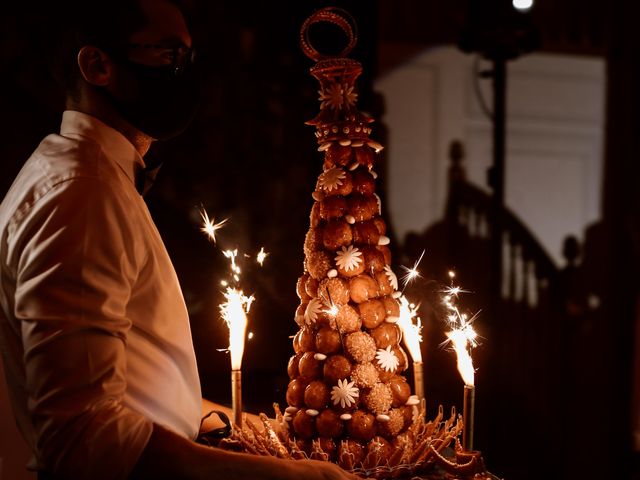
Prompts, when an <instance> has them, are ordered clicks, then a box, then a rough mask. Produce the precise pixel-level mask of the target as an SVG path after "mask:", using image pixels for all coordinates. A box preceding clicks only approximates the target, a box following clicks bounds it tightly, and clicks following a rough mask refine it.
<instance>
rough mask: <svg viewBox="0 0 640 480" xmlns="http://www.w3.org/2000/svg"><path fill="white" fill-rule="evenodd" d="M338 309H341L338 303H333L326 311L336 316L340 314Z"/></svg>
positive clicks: (331, 315)
mask: <svg viewBox="0 0 640 480" xmlns="http://www.w3.org/2000/svg"><path fill="white" fill-rule="evenodd" d="M338 310H339V308H338V307H337V306H336V305H333V304H332V305H331V306H330V307H329V308H327V309H326V310H325V313H326V314H327V315H329V316H330V317H333V318H335V317H336V315H338Z"/></svg>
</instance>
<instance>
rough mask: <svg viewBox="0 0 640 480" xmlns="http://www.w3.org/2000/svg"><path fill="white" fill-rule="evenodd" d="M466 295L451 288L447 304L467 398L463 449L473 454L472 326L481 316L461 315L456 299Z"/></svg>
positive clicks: (465, 400) (459, 368) (474, 341)
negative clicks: (469, 317) (469, 316)
mask: <svg viewBox="0 0 640 480" xmlns="http://www.w3.org/2000/svg"><path fill="white" fill-rule="evenodd" d="M449 277H450V278H451V280H452V281H453V278H454V277H455V273H454V272H452V271H451V272H449ZM463 292H465V291H464V290H462V289H461V288H460V287H455V286H453V284H452V285H451V287H449V288H447V289H445V291H444V293H445V296H444V298H443V302H444V304H445V305H446V307H447V309H448V310H449V315H448V318H447V319H448V321H449V323H450V325H451V327H452V330H451V331H450V332H447V334H446V335H447V338H448V341H449V342H451V345H452V348H453V350H454V351H455V352H456V357H457V367H458V372H460V376H461V377H462V381H463V382H464V396H463V404H462V410H463V413H462V422H463V424H464V429H463V431H462V448H463V449H464V450H465V451H467V452H470V451H472V450H473V424H474V417H475V398H476V390H475V370H474V368H473V360H472V358H471V353H470V351H471V349H472V348H474V347H475V346H476V345H477V340H476V339H477V334H476V332H475V330H474V329H473V326H472V325H471V324H472V322H473V321H474V320H475V318H476V317H477V314H476V315H474V316H473V317H472V318H471V319H468V318H467V315H465V314H462V313H460V310H459V309H458V307H457V305H456V303H455V300H456V299H457V297H458V295H459V294H460V293H463Z"/></svg>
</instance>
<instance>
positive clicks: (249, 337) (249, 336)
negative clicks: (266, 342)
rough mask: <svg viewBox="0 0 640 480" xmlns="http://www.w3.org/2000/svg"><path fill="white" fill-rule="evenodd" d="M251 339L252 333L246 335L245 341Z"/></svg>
mask: <svg viewBox="0 0 640 480" xmlns="http://www.w3.org/2000/svg"><path fill="white" fill-rule="evenodd" d="M252 338H253V332H249V333H248V334H247V339H248V340H251V339H252Z"/></svg>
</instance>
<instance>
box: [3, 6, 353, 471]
mask: <svg viewBox="0 0 640 480" xmlns="http://www.w3.org/2000/svg"><path fill="white" fill-rule="evenodd" d="M82 3H87V4H89V6H88V7H87V6H84V7H83V5H82ZM82 3H80V4H79V6H78V8H89V9H91V10H92V11H93V12H94V15H93V16H91V15H88V14H87V13H86V12H85V13H82V12H81V11H79V12H80V14H79V15H78V18H79V19H82V22H85V23H83V24H80V25H78V24H77V21H76V25H75V26H76V27H77V28H76V29H75V30H74V36H73V41H74V42H75V43H73V42H72V46H73V45H75V46H74V48H72V49H71V50H70V53H71V57H69V56H68V55H67V57H68V58H71V59H72V60H73V61H72V62H70V63H68V64H66V65H63V67H64V68H62V70H61V71H62V78H65V79H66V82H67V91H68V96H67V111H65V112H64V114H63V118H62V125H61V130H60V134H59V135H49V136H48V137H46V138H45V139H44V140H43V141H42V143H41V144H40V146H39V147H38V148H37V149H36V151H35V152H34V153H33V155H32V156H31V157H30V158H29V160H28V161H27V162H26V164H25V165H24V167H23V169H22V171H21V172H20V174H19V175H18V177H17V178H16V180H15V182H14V184H13V185H12V187H11V189H10V191H9V192H8V194H7V196H6V197H5V199H4V201H3V202H2V204H1V205H0V306H1V307H2V308H1V310H0V345H1V347H2V354H3V361H4V365H5V371H6V377H7V383H8V386H9V391H10V395H11V400H12V404H13V409H14V412H15V415H16V419H17V423H18V426H19V428H20V430H21V432H22V434H23V435H24V437H25V439H26V440H27V443H28V444H29V446H30V447H31V449H32V451H33V453H34V458H33V464H32V467H33V468H35V469H37V470H38V471H39V472H40V473H39V477H40V478H41V479H45V478H46V479H49V478H53V479H73V480H81V479H122V478H141V479H146V478H154V479H158V478H171V479H173V478H176V479H177V478H180V479H192V478H193V479H200V478H203V479H204V478H207V479H215V478H220V479H229V478H235V479H243V478H247V479H249V478H252V479H253V478H265V479H267V478H268V479H276V478H279V479H294V478H299V479H301V478H305V479H316V478H317V479H320V478H323V479H328V478H331V479H347V478H351V479H353V478H355V477H354V476H352V475H349V474H347V473H345V472H344V471H342V470H340V469H339V468H338V467H336V466H335V465H332V464H329V463H327V462H315V461H299V462H293V461H283V460H278V459H275V458H267V457H258V456H251V455H245V454H238V453H232V452H226V451H222V450H219V449H215V448H209V447H204V446H202V445H198V444H196V443H195V442H193V439H194V438H195V437H196V436H197V434H198V430H199V426H200V419H201V416H202V411H203V400H202V398H201V392H200V384H199V378H198V373H197V368H196V363H195V356H194V353H193V347H192V343H191V334H190V330H189V324H188V317H187V312H186V308H185V305H184V300H183V298H182V294H181V291H180V287H179V285H178V280H177V277H176V275H175V272H174V270H173V267H172V265H171V262H170V259H169V257H168V255H167V252H166V250H165V248H164V245H163V243H162V240H161V239H160V236H159V234H158V232H157V230H156V229H155V226H154V224H153V221H152V220H151V218H150V216H149V212H148V210H147V208H146V205H145V204H144V202H143V200H142V198H141V196H140V194H139V191H138V190H137V189H136V185H138V187H142V186H143V184H144V181H143V180H144V175H143V174H144V168H145V164H144V160H143V156H144V154H145V153H146V152H147V150H148V149H149V147H150V145H151V143H152V142H153V141H154V140H156V139H163V138H169V137H170V136H172V135H175V134H177V133H179V132H180V131H181V130H183V129H184V128H185V127H186V125H187V124H188V121H189V119H190V117H191V115H192V113H193V108H194V106H195V104H196V101H197V95H195V94H194V92H195V91H196V89H195V88H194V85H195V84H194V82H193V75H192V73H193V72H191V68H192V65H191V60H192V57H191V37H190V34H189V31H188V29H187V26H186V23H185V20H184V18H183V16H182V13H181V11H180V9H179V8H178V7H177V6H176V5H175V4H174V3H172V2H171V1H169V0H139V1H137V2H136V1H132V0H129V1H126V0H109V1H94V2H82ZM87 22H88V23H87ZM140 179H142V181H140ZM204 403H206V402H204ZM207 407H209V405H207Z"/></svg>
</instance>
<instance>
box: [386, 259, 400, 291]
mask: <svg viewBox="0 0 640 480" xmlns="http://www.w3.org/2000/svg"><path fill="white" fill-rule="evenodd" d="M384 273H386V274H387V280H389V285H391V287H392V288H393V289H394V290H398V277H396V274H395V273H393V270H391V267H390V266H389V265H385V266H384Z"/></svg>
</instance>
